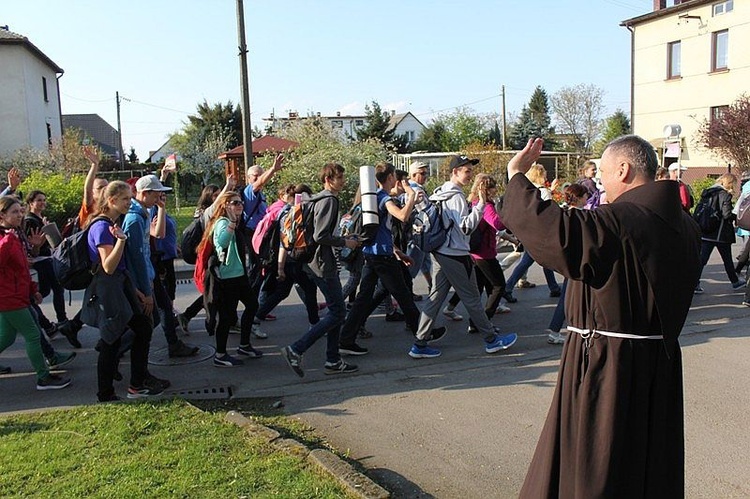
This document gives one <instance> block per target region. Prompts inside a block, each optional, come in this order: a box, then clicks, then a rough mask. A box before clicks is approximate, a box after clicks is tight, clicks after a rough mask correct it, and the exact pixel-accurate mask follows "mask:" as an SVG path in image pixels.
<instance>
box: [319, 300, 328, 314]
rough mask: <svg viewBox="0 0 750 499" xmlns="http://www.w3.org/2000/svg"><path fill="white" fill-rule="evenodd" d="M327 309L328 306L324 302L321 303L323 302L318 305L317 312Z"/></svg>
mask: <svg viewBox="0 0 750 499" xmlns="http://www.w3.org/2000/svg"><path fill="white" fill-rule="evenodd" d="M327 308H328V304H327V303H326V302H324V301H323V302H320V303H318V312H320V311H321V310H325V309H327Z"/></svg>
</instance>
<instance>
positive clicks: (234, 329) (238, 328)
mask: <svg viewBox="0 0 750 499" xmlns="http://www.w3.org/2000/svg"><path fill="white" fill-rule="evenodd" d="M207 329H208V328H207ZM241 332H242V327H241V326H240V323H239V322H238V323H236V324H235V325H234V326H229V334H240V333H241Z"/></svg>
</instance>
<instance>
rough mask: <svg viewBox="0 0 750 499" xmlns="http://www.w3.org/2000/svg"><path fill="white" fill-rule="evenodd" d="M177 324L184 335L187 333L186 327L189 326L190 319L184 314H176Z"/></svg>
mask: <svg viewBox="0 0 750 499" xmlns="http://www.w3.org/2000/svg"><path fill="white" fill-rule="evenodd" d="M177 322H179V323H180V327H181V328H182V330H183V331H185V332H186V333H187V332H188V326H189V325H190V319H188V318H187V316H186V315H185V314H177Z"/></svg>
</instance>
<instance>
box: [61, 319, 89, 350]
mask: <svg viewBox="0 0 750 499" xmlns="http://www.w3.org/2000/svg"><path fill="white" fill-rule="evenodd" d="M57 330H58V332H59V333H60V334H62V335H63V336H65V338H67V340H68V343H70V344H71V345H72V346H73V348H81V347H82V346H83V345H81V342H80V341H78V331H80V330H81V328H79V327H76V325H75V324H73V321H67V322H65V324H63V325H62V326H60V327H59V328H57Z"/></svg>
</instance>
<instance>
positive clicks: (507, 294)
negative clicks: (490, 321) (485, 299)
mask: <svg viewBox="0 0 750 499" xmlns="http://www.w3.org/2000/svg"><path fill="white" fill-rule="evenodd" d="M503 298H505V301H507V302H508V303H518V298H516V297H515V296H513V293H510V292H508V291H506V292H505V293H504V294H503Z"/></svg>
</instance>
